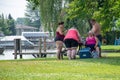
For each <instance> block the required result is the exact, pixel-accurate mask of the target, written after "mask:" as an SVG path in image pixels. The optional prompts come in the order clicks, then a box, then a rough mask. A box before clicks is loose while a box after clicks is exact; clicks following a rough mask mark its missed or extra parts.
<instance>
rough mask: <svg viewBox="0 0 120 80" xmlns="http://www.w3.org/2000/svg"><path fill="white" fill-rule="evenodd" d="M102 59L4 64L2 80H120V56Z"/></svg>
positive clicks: (45, 59)
mask: <svg viewBox="0 0 120 80" xmlns="http://www.w3.org/2000/svg"><path fill="white" fill-rule="evenodd" d="M103 56H104V57H103V58H99V59H79V57H78V59H76V60H68V59H67V58H65V59H64V60H56V58H39V59H29V60H1V61H0V80H120V53H109V54H108V53H106V55H105V54H103Z"/></svg>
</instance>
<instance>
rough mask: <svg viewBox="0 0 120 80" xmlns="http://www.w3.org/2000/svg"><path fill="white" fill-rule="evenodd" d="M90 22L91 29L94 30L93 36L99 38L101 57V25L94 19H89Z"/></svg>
mask: <svg viewBox="0 0 120 80" xmlns="http://www.w3.org/2000/svg"><path fill="white" fill-rule="evenodd" d="M90 24H91V25H92V29H91V31H93V32H94V34H95V36H96V37H97V38H98V40H99V51H100V53H99V57H101V43H102V35H101V26H100V24H99V23H98V22H97V21H96V20H95V19H91V20H90Z"/></svg>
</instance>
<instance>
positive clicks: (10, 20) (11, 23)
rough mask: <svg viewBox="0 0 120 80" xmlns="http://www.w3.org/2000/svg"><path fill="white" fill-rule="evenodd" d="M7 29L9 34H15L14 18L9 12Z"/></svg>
mask: <svg viewBox="0 0 120 80" xmlns="http://www.w3.org/2000/svg"><path fill="white" fill-rule="evenodd" d="M7 23H8V27H9V28H8V29H9V31H10V34H9V35H15V34H16V30H15V23H14V19H13V18H12V16H11V14H9V15H8V20H7Z"/></svg>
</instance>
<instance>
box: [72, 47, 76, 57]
mask: <svg viewBox="0 0 120 80" xmlns="http://www.w3.org/2000/svg"><path fill="white" fill-rule="evenodd" d="M75 58H76V48H73V49H72V59H75Z"/></svg>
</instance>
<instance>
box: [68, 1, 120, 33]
mask: <svg viewBox="0 0 120 80" xmlns="http://www.w3.org/2000/svg"><path fill="white" fill-rule="evenodd" d="M119 5H120V0H97V1H96V0H74V1H72V2H71V3H70V4H69V7H68V9H67V13H68V17H69V18H71V19H72V20H73V19H74V18H77V19H81V20H85V21H86V22H87V20H89V19H91V18H95V19H96V20H97V21H98V22H99V23H100V24H101V26H102V32H103V34H105V32H106V31H110V30H111V29H112V27H114V21H115V20H117V19H119V17H120V13H119V10H120V7H119ZM80 28H82V26H80Z"/></svg>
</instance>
